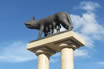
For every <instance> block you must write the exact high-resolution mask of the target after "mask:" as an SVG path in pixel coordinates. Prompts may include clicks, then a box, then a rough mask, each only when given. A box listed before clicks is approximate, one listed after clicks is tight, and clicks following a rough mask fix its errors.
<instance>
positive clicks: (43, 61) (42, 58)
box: [35, 48, 52, 69]
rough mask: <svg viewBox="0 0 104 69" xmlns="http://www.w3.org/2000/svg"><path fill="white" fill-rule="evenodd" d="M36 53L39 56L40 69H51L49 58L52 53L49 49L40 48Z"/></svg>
mask: <svg viewBox="0 0 104 69" xmlns="http://www.w3.org/2000/svg"><path fill="white" fill-rule="evenodd" d="M35 53H36V55H37V56H38V66H37V67H38V69H49V57H50V56H51V54H52V51H50V50H48V49H47V48H40V49H38V50H37V51H36V52H35Z"/></svg>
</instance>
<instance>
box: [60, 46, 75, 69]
mask: <svg viewBox="0 0 104 69" xmlns="http://www.w3.org/2000/svg"><path fill="white" fill-rule="evenodd" d="M61 69H74V63H73V49H72V48H63V49H62V50H61Z"/></svg>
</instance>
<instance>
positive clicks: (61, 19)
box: [25, 12, 73, 39]
mask: <svg viewBox="0 0 104 69" xmlns="http://www.w3.org/2000/svg"><path fill="white" fill-rule="evenodd" d="M25 25H26V27H27V28H29V29H37V30H40V31H39V35H38V39H41V35H42V32H44V35H45V37H46V36H48V35H52V34H53V33H54V30H55V29H56V30H57V32H56V33H59V32H60V29H61V26H63V27H64V28H65V29H66V30H69V31H71V30H72V29H73V26H72V21H71V18H70V15H69V14H68V13H66V12H58V13H56V14H54V15H51V16H48V17H46V18H43V19H40V20H39V21H35V18H34V17H33V18H32V20H30V21H28V22H25Z"/></svg>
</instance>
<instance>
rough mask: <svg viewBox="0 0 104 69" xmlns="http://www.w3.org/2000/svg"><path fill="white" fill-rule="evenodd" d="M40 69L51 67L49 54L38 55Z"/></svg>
mask: <svg viewBox="0 0 104 69" xmlns="http://www.w3.org/2000/svg"><path fill="white" fill-rule="evenodd" d="M38 69H49V56H48V55H46V54H39V55H38Z"/></svg>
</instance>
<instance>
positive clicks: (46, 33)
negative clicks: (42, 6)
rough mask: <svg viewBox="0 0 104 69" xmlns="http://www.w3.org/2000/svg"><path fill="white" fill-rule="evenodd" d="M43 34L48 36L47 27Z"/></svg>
mask: <svg viewBox="0 0 104 69" xmlns="http://www.w3.org/2000/svg"><path fill="white" fill-rule="evenodd" d="M44 36H45V37H46V36H48V27H45V32H44Z"/></svg>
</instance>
